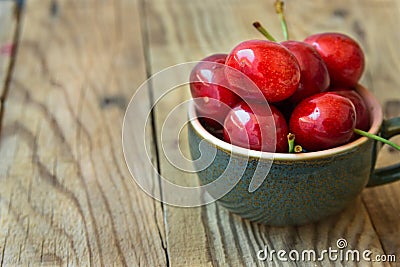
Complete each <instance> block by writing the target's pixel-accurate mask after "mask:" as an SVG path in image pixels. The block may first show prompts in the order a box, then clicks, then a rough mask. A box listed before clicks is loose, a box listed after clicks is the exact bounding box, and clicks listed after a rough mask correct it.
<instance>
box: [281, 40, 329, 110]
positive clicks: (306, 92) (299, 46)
mask: <svg viewBox="0 0 400 267" xmlns="http://www.w3.org/2000/svg"><path fill="white" fill-rule="evenodd" d="M281 44H282V45H283V46H285V47H286V48H288V49H289V50H290V51H291V52H292V53H293V55H294V56H295V57H296V59H297V61H298V62H299V66H300V71H301V75H300V83H299V87H298V88H297V90H296V91H295V92H294V94H293V95H292V96H291V97H290V98H289V101H290V102H292V103H298V102H300V101H301V100H303V99H305V98H307V97H309V96H312V95H315V94H317V93H322V92H325V91H327V90H328V87H329V73H328V69H327V67H326V65H325V62H324V61H323V60H322V58H321V56H320V55H319V54H318V52H317V50H315V48H314V47H313V46H311V45H309V44H307V43H305V42H298V41H286V42H282V43H281Z"/></svg>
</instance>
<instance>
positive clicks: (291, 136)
mask: <svg viewBox="0 0 400 267" xmlns="http://www.w3.org/2000/svg"><path fill="white" fill-rule="evenodd" d="M294 139H295V135H294V134H292V133H289V134H288V135H287V140H288V144H289V153H293V152H294Z"/></svg>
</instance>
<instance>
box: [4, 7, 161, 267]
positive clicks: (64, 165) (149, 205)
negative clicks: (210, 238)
mask: <svg viewBox="0 0 400 267" xmlns="http://www.w3.org/2000/svg"><path fill="white" fill-rule="evenodd" d="M26 4H27V6H26V8H25V17H24V19H23V25H22V27H23V28H22V35H21V39H20V45H19V52H18V57H17V62H16V65H15V70H14V74H13V77H12V80H11V83H10V92H9V95H8V97H7V99H6V102H5V113H4V120H3V128H2V129H1V139H0V158H1V161H0V184H1V186H0V265H1V266H3V265H4V266H16V265H22V266H26V265H34V266H36V265H41V264H44V265H51V266H54V265H65V266H66V265H68V266H88V265H94V266H112V265H116V266H121V265H125V266H141V265H143V266H165V265H167V258H166V254H165V252H164V248H163V247H164V246H165V240H164V236H165V233H164V224H163V218H162V210H161V205H160V204H159V202H156V201H154V200H153V199H152V198H151V197H149V196H147V195H146V194H145V193H143V192H142V190H141V189H140V188H139V187H138V186H137V185H136V184H134V183H133V182H132V180H131V177H130V175H129V172H128V170H127V168H126V165H125V163H124V161H123V154H122V148H121V125H122V120H123V115H124V109H125V107H126V105H127V102H128V100H129V98H130V97H131V95H132V93H133V92H134V90H135V89H136V88H137V87H138V86H139V85H140V84H141V83H142V82H143V81H144V80H145V79H146V73H145V61H144V56H143V52H142V51H143V45H142V40H141V29H140V21H139V13H138V2H137V1H132V0H116V1H95V0H87V1H80V0H54V1H53V0H32V1H27V2H26ZM143 101H144V102H145V103H146V101H148V99H143ZM150 145H151V144H150Z"/></svg>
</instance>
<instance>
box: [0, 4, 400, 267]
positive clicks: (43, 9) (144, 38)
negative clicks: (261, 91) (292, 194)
mask: <svg viewBox="0 0 400 267" xmlns="http://www.w3.org/2000/svg"><path fill="white" fill-rule="evenodd" d="M23 2H24V1H11V0H0V100H1V101H0V266H16V265H18V266H26V265H32V266H38V265H46V266H54V265H56V266H58V265H60V266H88V265H93V266H112V265H115V266H120V265H124V266H264V265H276V266H293V265H298V266H311V265H312V266H314V265H315V266H330V265H332V266H352V265H356V263H348V262H329V261H328V260H325V261H323V262H316V263H312V264H311V263H310V262H306V263H301V262H297V263H294V262H279V261H276V260H275V261H273V262H268V261H267V262H262V261H259V260H257V256H256V253H257V251H258V250H260V249H262V248H263V247H264V245H266V246H268V247H269V248H270V249H276V250H279V249H286V250H291V249H298V250H303V249H315V250H317V251H318V250H319V251H321V250H323V249H327V248H328V247H329V246H332V247H333V246H335V244H336V240H337V239H338V238H346V240H347V241H348V244H349V247H350V248H352V249H359V250H364V249H370V250H372V251H373V253H374V254H395V255H396V256H397V262H400V200H399V195H400V183H393V184H390V185H385V186H380V187H377V188H371V189H366V190H365V191H364V192H363V194H362V196H361V197H360V198H359V199H358V200H357V201H356V202H355V203H352V204H351V205H350V206H349V208H348V209H346V210H345V211H344V212H343V213H341V214H339V215H338V216H334V217H331V218H328V219H326V220H324V221H322V222H319V223H315V224H311V225H307V226H301V227H285V228H275V227H268V226H263V225H259V224H254V223H250V222H248V221H246V220H242V219H240V218H239V217H237V216H235V215H232V214H229V213H228V212H227V211H226V210H225V209H223V208H221V207H219V206H218V205H216V204H210V205H207V206H205V207H201V208H177V207H171V206H168V205H164V204H162V203H160V202H158V201H155V200H153V199H152V198H151V197H149V196H148V195H147V194H145V193H144V192H143V191H142V190H141V189H140V188H139V186H137V185H136V184H135V183H133V182H132V179H131V177H130V174H129V172H128V170H127V167H126V165H125V162H124V159H123V153H122V147H121V125H122V120H123V116H124V111H125V108H126V106H127V104H128V102H129V99H130V97H131V96H132V95H133V93H134V91H135V89H136V88H138V87H139V85H140V84H141V83H142V82H144V81H145V80H146V79H147V78H148V77H149V76H150V75H151V74H153V73H155V72H157V71H160V70H162V69H164V68H166V67H169V66H172V65H174V64H178V63H182V62H187V61H193V60H200V59H201V58H203V57H205V56H207V55H209V54H211V53H217V52H228V51H229V50H230V49H231V48H232V47H233V46H234V45H236V44H237V43H238V42H240V41H243V40H246V39H250V38H262V37H261V36H260V35H259V33H257V32H256V31H255V30H254V29H253V28H252V26H251V24H252V22H253V21H255V20H260V21H261V22H262V23H263V24H264V25H267V26H268V28H269V29H270V30H271V32H272V33H273V34H274V35H275V36H277V37H278V38H281V36H282V35H281V32H280V25H279V21H278V18H277V16H276V15H275V14H274V10H273V2H274V1H273V0H264V1H261V0H248V1H239V0H202V1H194V0H169V1H167V0H113V1H111V0H110V1H105V0H84V1H82V0H28V1H25V5H22V4H23ZM286 7H287V8H286V11H287V16H288V23H289V27H290V31H291V34H292V37H293V38H294V39H299V40H301V39H303V38H304V37H306V36H307V35H309V34H311V33H316V32H322V31H340V32H344V33H347V34H349V35H351V36H353V37H354V38H355V39H357V40H358V41H359V42H360V43H361V45H362V47H363V48H364V50H365V53H366V57H367V66H366V72H365V74H364V76H363V78H362V83H363V84H364V85H366V86H367V87H368V88H370V90H371V91H373V92H374V93H375V94H376V96H377V97H378V99H379V100H380V101H381V103H382V105H383V108H384V112H385V116H386V117H387V118H389V117H394V116H399V115H400V90H399V88H400V75H399V73H400V50H399V49H398V46H399V43H400V31H399V25H400V1H396V0H338V1H329V0H314V1H294V0H287V1H286ZM149 97H151V94H149ZM176 97H178V98H182V99H184V98H185V97H188V91H187V90H181V91H179V93H178V94H177V95H176V96H175V97H174V98H168V99H170V100H167V101H164V102H162V103H161V104H160V105H158V106H157V107H156V109H155V111H154V114H153V115H154V117H153V118H154V121H153V124H151V125H150V127H154V128H153V129H150V130H154V131H155V132H156V133H157V134H158V136H159V132H160V130H161V126H162V122H163V121H164V119H165V115H166V111H167V110H168V109H169V108H170V107H169V105H170V104H171V102H170V101H172V99H174V100H176ZM144 101H146V100H144ZM184 137H185V136H183V139H184ZM394 140H395V141H400V139H396V138H394ZM166 142H167V145H168V142H175V141H174V139H173V138H172V137H171V140H169V139H168V140H167V141H166ZM181 143H182V147H183V150H184V151H186V152H187V145H186V143H185V142H181ZM157 144H158V142H150V143H149V144H148V145H149V147H150V148H151V151H152V155H151V156H152V159H153V162H154V164H155V165H156V166H158V167H159V171H160V172H161V173H162V174H168V175H169V176H171V177H178V176H181V175H182V174H180V173H179V172H178V171H177V170H176V169H174V168H173V167H171V166H170V165H169V164H168V162H167V161H166V159H165V158H164V157H162V156H161V155H159V153H157V152H159V151H160V150H159V147H157ZM399 160H400V153H398V152H395V151H393V150H392V149H389V148H387V147H385V148H384V149H383V151H382V153H381V154H380V156H379V162H378V165H379V166H384V165H388V164H393V163H395V162H399ZM143 175H148V174H146V173H144V174H143ZM184 178H185V177H184ZM358 264H359V265H360V266H366V265H367V263H366V262H360V263H358ZM368 264H371V265H373V266H387V265H389V263H377V262H375V263H368ZM391 265H392V266H396V263H391Z"/></svg>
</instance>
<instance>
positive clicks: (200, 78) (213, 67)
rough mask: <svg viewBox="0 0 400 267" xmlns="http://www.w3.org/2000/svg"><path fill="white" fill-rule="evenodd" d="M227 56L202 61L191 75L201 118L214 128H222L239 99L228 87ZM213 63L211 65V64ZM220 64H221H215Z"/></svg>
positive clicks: (198, 113)
mask: <svg viewBox="0 0 400 267" xmlns="http://www.w3.org/2000/svg"><path fill="white" fill-rule="evenodd" d="M226 57H227V54H214V55H211V56H208V57H206V58H204V59H202V61H201V62H199V63H198V64H197V65H196V66H195V67H194V68H193V70H192V72H191V73H190V91H191V93H192V97H193V98H194V99H195V101H194V104H195V107H196V110H197V115H198V116H199V117H204V121H205V122H206V124H208V125H210V126H211V127H213V128H217V129H218V128H222V124H223V122H224V120H225V116H226V114H227V113H228V111H229V110H230V108H229V107H233V106H234V105H235V104H236V103H237V102H238V101H239V97H238V96H237V95H236V94H235V93H233V92H232V91H231V90H229V89H227V88H226V87H228V86H229V84H228V81H227V80H226V78H225V72H224V69H225V67H224V65H219V64H225V60H226ZM210 62H211V63H210ZM215 63H219V64H215Z"/></svg>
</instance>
